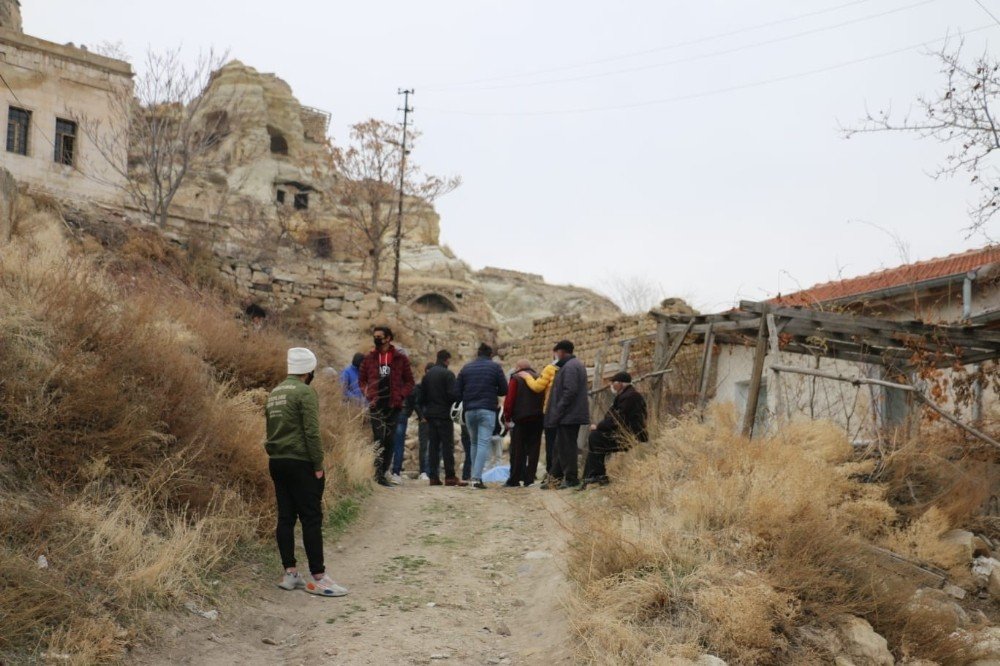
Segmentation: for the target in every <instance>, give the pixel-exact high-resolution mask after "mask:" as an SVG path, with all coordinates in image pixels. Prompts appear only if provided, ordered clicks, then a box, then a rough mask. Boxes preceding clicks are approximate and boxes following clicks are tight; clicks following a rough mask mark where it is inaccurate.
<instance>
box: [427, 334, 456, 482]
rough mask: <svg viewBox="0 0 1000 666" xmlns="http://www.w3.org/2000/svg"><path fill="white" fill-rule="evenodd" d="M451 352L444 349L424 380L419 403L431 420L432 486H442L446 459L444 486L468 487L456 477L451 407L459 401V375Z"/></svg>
mask: <svg viewBox="0 0 1000 666" xmlns="http://www.w3.org/2000/svg"><path fill="white" fill-rule="evenodd" d="M449 363H451V352H449V351H448V350H447V349H442V350H441V351H439V352H438V353H437V363H436V364H435V365H434V366H433V367H432V368H430V369H429V370H428V371H427V372H426V373H425V374H424V378H423V379H422V380H421V381H420V395H419V400H420V403H421V409H422V410H423V413H424V418H425V419H427V436H428V450H427V476H429V477H430V481H429V482H430V485H432V486H440V485H441V476H440V475H441V458H442V456H443V457H444V483H445V484H446V485H449V486H461V485H467V484H465V483H463V482H461V481H459V480H458V479H457V478H456V477H455V422H454V421H452V420H451V408H452V405H454V404H455V403H456V402H458V384H457V381H456V379H455V373H454V372H452V371H451V370H449V369H448V364H449Z"/></svg>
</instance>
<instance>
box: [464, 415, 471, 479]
mask: <svg viewBox="0 0 1000 666" xmlns="http://www.w3.org/2000/svg"><path fill="white" fill-rule="evenodd" d="M462 450H463V451H465V460H463V461H462V481H468V480H469V479H470V478H472V436H471V435H469V427H468V426H467V425H465V419H464V418H463V419H462Z"/></svg>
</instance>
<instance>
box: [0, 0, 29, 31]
mask: <svg viewBox="0 0 1000 666" xmlns="http://www.w3.org/2000/svg"><path fill="white" fill-rule="evenodd" d="M0 29H3V30H13V31H14V32H24V30H23V28H22V25H21V3H20V2H18V0H0Z"/></svg>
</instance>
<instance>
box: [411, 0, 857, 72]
mask: <svg viewBox="0 0 1000 666" xmlns="http://www.w3.org/2000/svg"><path fill="white" fill-rule="evenodd" d="M868 2H871V0H851V1H850V2H845V3H842V4H839V5H836V6H834V7H828V8H826V9H820V10H817V11H812V12H807V13H804V14H796V15H795V16H789V17H786V18H783V19H777V20H774V21H767V22H765V23H758V24H756V25H751V26H746V27H743V28H737V29H735V30H730V31H727V32H719V33H715V34H712V35H706V36H704V37H698V38H696V39H691V40H687V41H682V42H674V43H672V44H666V45H664V46H657V47H654V48H650V49H643V50H640V51H632V52H630V53H624V54H621V55H617V56H608V57H605V58H599V59H596V60H586V61H583V62H578V63H573V64H569V65H561V66H557V67H549V68H546V69H538V70H535V71H532V72H522V73H520V74H505V75H500V76H491V77H485V78H480V79H473V80H471V81H464V82H461V83H453V84H448V85H440V86H423V87H424V88H425V89H426V90H429V91H431V92H443V91H446V90H451V89H454V88H464V87H466V86H473V85H477V84H480V83H492V82H495V81H508V80H511V79H521V78H530V77H532V76H540V75H542V74H555V73H558V72H565V71H569V70H573V69H580V68H582V67H589V66H591V65H602V64H605V63H609V62H618V61H621V60H628V59H630V58H637V57H640V56H644V55H650V54H652V53H662V52H664V51H672V50H675V49H680V48H684V47H686V46H696V45H698V44H704V43H705V42H711V41H715V40H718V39H723V38H725V37H732V36H734V35H740V34H743V33H746V32H754V31H756V30H762V29H764V28H772V27H774V26H777V25H783V24H785V23H793V22H795V21H801V20H803V19H807V18H812V17H814V16H821V15H823V14H830V13H832V12H836V11H839V10H841V9H845V8H848V7H853V6H855V5H861V4H865V3H868Z"/></svg>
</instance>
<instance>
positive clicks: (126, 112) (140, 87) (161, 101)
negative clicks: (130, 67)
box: [81, 49, 230, 227]
mask: <svg viewBox="0 0 1000 666" xmlns="http://www.w3.org/2000/svg"><path fill="white" fill-rule="evenodd" d="M224 61H225V54H216V53H215V52H213V51H209V52H208V53H207V54H203V55H201V56H200V57H199V58H197V59H196V60H195V61H194V63H191V64H189V63H187V62H185V61H184V60H183V59H182V57H181V53H180V50H179V49H175V50H171V51H166V52H162V53H157V52H154V51H149V52H147V54H146V58H145V61H144V63H143V66H142V67H141V68H140V73H139V74H138V76H136V78H135V81H134V82H133V83H134V84H133V85H131V86H122V87H121V88H119V89H118V90H115V91H113V93H112V96H111V100H110V101H111V111H112V113H111V118H112V120H111V121H110V122H109V123H107V124H106V125H103V126H102V123H101V122H100V121H98V120H93V119H86V118H85V119H83V122H82V123H81V125H82V127H83V131H84V132H85V133H86V134H87V135H88V136H89V137H90V138H91V140H92V141H93V143H94V145H95V147H96V148H97V150H98V151H99V152H100V153H101V155H102V156H103V157H104V158H105V159H106V160H107V161H108V163H109V164H110V165H111V167H112V168H113V169H114V171H115V172H116V173H117V174H118V175H119V176H120V177H121V178H122V181H123V184H121V187H122V188H123V189H124V190H125V193H126V194H127V195H128V196H129V198H130V199H131V200H132V201H133V202H134V203H135V204H136V205H137V206H138V207H139V208H141V209H142V210H143V211H144V212H145V213H146V214H147V216H148V217H149V220H150V222H152V223H154V224H156V225H158V226H161V227H162V226H164V225H165V224H166V222H167V218H168V215H169V211H170V206H171V204H172V202H173V200H174V197H175V196H176V194H177V192H178V190H179V189H180V188H181V185H182V184H183V183H184V182H185V180H186V179H187V178H188V176H189V174H190V173H191V170H192V169H193V168H196V167H197V166H198V165H199V164H200V163H201V161H202V160H203V158H204V157H205V156H206V154H207V153H208V151H209V150H210V149H211V148H213V147H214V146H215V145H216V144H217V143H218V141H219V137H220V136H221V135H222V134H224V133H225V132H227V131H228V130H229V122H230V119H229V116H228V113H226V112H224V111H223V112H218V111H217V112H208V110H207V109H203V105H204V101H205V97H204V96H203V94H202V93H203V92H204V90H205V88H206V87H207V85H208V84H209V82H210V80H211V77H212V74H213V72H214V71H215V70H216V69H218V68H219V67H220V66H221V65H222V64H223V62H224Z"/></svg>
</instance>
